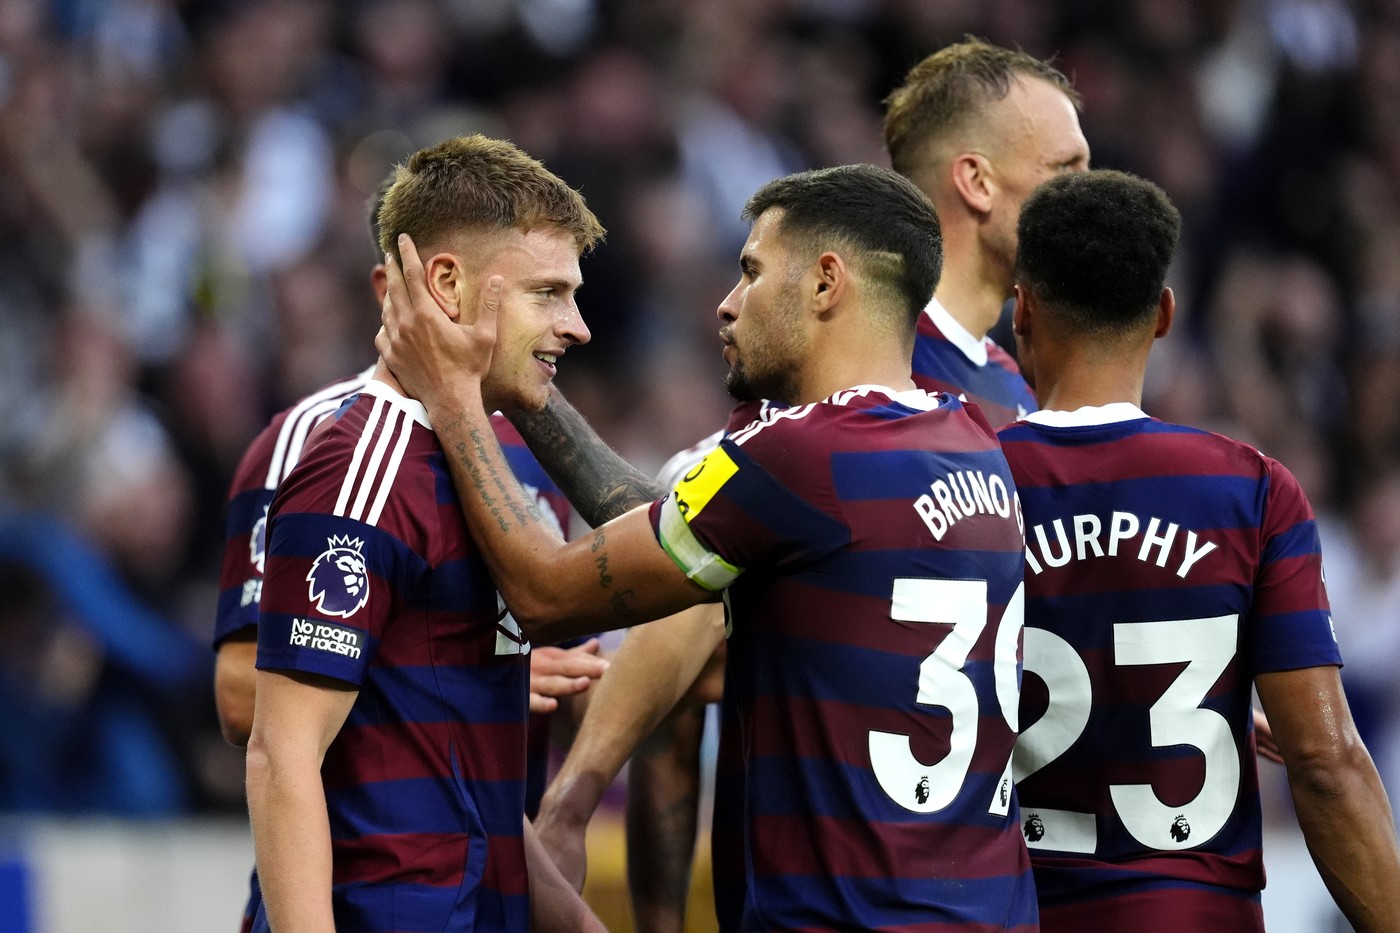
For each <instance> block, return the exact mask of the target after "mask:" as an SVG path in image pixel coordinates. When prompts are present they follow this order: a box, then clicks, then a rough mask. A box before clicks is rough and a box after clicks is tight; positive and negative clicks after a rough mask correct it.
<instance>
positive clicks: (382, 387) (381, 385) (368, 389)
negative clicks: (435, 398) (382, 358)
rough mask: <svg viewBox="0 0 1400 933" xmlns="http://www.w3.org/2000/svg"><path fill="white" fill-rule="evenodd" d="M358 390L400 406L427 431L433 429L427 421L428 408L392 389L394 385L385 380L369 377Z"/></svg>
mask: <svg viewBox="0 0 1400 933" xmlns="http://www.w3.org/2000/svg"><path fill="white" fill-rule="evenodd" d="M360 391H361V392H362V393H363V394H365V395H373V396H375V397H376V398H382V399H384V400H385V401H386V402H388V403H389V404H390V405H393V406H395V407H397V408H402V409H403V410H404V411H405V412H407V413H408V416H409V417H410V418H412V419H413V420H414V421H416V422H418V423H419V424H421V425H422V426H423V427H425V428H427V429H428V430H429V431H431V430H432V429H433V426H432V424H430V423H429V422H428V409H426V408H424V407H423V403H422V402H419V401H417V400H415V399H411V398H405V397H404V396H402V395H400V394H399V393H398V392H396V391H394V387H393V386H391V385H389V384H388V383H387V382H380V381H379V380H378V379H371V380H369V381H368V382H366V383H365V387H364V388H363V389H361V390H360Z"/></svg>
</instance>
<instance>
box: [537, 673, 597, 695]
mask: <svg viewBox="0 0 1400 933" xmlns="http://www.w3.org/2000/svg"><path fill="white" fill-rule="evenodd" d="M591 683H593V679H592V678H591V677H569V676H565V675H563V674H546V675H543V676H541V675H537V674H532V675H531V676H530V692H532V693H538V694H541V695H543V696H547V697H567V696H573V695H574V694H575V693H582V692H583V691H585V690H587V689H588V686H589V684H591Z"/></svg>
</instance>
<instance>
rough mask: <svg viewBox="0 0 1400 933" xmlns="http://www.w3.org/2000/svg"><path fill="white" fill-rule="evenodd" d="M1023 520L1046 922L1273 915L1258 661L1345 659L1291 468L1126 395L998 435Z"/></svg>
mask: <svg viewBox="0 0 1400 933" xmlns="http://www.w3.org/2000/svg"><path fill="white" fill-rule="evenodd" d="M1000 438H1001V442H1002V447H1003V449H1004V450H1005V452H1006V456H1007V459H1008V461H1009V462H1010V464H1011V470H1012V473H1013V475H1014V476H1015V478H1016V486H1017V489H1018V490H1019V492H1020V495H1021V502H1022V508H1023V512H1024V516H1025V523H1026V630H1025V670H1026V674H1027V676H1026V678H1025V684H1024V686H1025V689H1024V691H1023V696H1022V708H1021V722H1022V725H1023V732H1022V735H1021V738H1020V741H1019V743H1018V744H1017V748H1016V774H1017V779H1018V786H1019V788H1020V794H1021V811H1022V818H1023V824H1022V831H1023V833H1024V834H1025V837H1026V839H1027V842H1028V843H1029V845H1030V847H1031V859H1032V862H1033V864H1034V866H1035V874H1036V882H1037V887H1038V889H1039V895H1040V902H1041V918H1042V924H1043V926H1044V928H1045V929H1047V930H1051V929H1054V930H1076V931H1077V930H1092V929H1125V930H1126V929H1131V930H1135V931H1136V930H1142V931H1149V933H1151V931H1157V930H1162V931H1166V930H1186V929H1192V930H1194V929H1222V930H1223V929H1230V930H1250V929H1262V919H1261V914H1260V908H1259V891H1260V890H1261V889H1262V888H1263V885H1264V867H1263V862H1262V860H1261V856H1260V846H1261V824H1260V802H1259V791H1258V775H1257V772H1256V766H1255V754H1254V741H1253V733H1252V728H1253V719H1252V712H1251V688H1252V685H1253V680H1254V677H1255V675H1257V674H1261V673H1265V672H1270V671H1283V670H1293V669H1299V668H1305V667H1315V666H1321V665H1336V664H1340V663H1341V658H1340V655H1339V653H1338V650H1337V644H1336V640H1335V638H1334V636H1333V633H1332V628H1331V618H1330V615H1329V611H1328V603H1327V594H1326V590H1325V587H1324V584H1323V580H1322V560H1321V549H1320V546H1319V542H1318V534H1317V527H1316V523H1315V521H1314V518H1313V513H1312V509H1311V507H1310V506H1309V505H1308V502H1307V499H1306V497H1305V496H1304V495H1303V492H1302V490H1301V489H1300V487H1299V486H1298V483H1297V481H1296V480H1295V479H1294V478H1293V476H1292V475H1291V474H1290V473H1289V472H1288V470H1286V469H1285V468H1284V467H1283V466H1282V465H1280V464H1279V463H1278V462H1276V461H1274V460H1272V459H1270V458H1268V457H1266V456H1264V455H1263V454H1261V453H1259V452H1258V451H1257V450H1255V449H1253V448H1251V447H1249V446H1247V445H1245V444H1241V443H1239V442H1236V441H1233V440H1230V439H1229V438H1225V437H1222V436H1220V435H1218V434H1212V433H1209V432H1206V431H1200V430H1196V429H1194V428H1187V427H1181V426H1178V425H1174V424H1168V423H1165V422H1162V421H1158V420H1156V419H1152V418H1148V417H1147V416H1146V415H1145V414H1143V413H1142V412H1141V411H1140V410H1139V409H1138V408H1137V407H1136V406H1134V405H1130V404H1126V403H1119V404H1116V405H1111V406H1105V407H1103V408H1085V409H1080V410H1079V411H1076V412H1069V413H1065V412H1040V413H1038V414H1036V415H1032V416H1031V417H1030V418H1028V419H1027V420H1026V421H1022V422H1019V423H1017V424H1013V425H1010V426H1008V427H1006V428H1004V429H1003V430H1002V431H1001V432H1000Z"/></svg>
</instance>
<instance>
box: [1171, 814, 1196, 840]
mask: <svg viewBox="0 0 1400 933" xmlns="http://www.w3.org/2000/svg"><path fill="white" fill-rule="evenodd" d="M1170 832H1171V834H1172V838H1173V839H1175V840H1176V841H1177V842H1185V841H1186V840H1187V839H1190V838H1191V824H1190V823H1188V822H1186V815H1185V814H1184V813H1178V814H1177V815H1176V819H1175V820H1173V821H1172V828H1171V830H1170Z"/></svg>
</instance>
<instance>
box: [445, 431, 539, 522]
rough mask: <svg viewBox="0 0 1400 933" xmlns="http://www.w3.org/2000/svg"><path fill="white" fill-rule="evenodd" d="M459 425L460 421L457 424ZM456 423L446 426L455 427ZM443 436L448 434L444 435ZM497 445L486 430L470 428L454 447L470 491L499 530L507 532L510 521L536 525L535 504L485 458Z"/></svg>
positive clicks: (516, 483) (508, 475) (515, 483)
mask: <svg viewBox="0 0 1400 933" xmlns="http://www.w3.org/2000/svg"><path fill="white" fill-rule="evenodd" d="M459 423H460V422H459ZM455 427H457V424H453V425H449V428H455ZM443 433H444V434H446V433H447V431H444V432H443ZM495 443H496V436H495V434H494V433H491V432H489V431H481V430H479V429H475V428H473V429H469V430H468V431H467V438H466V440H463V441H458V442H457V443H456V444H455V445H453V452H454V453H455V454H456V457H455V459H456V461H457V464H458V466H459V467H460V468H461V472H462V474H463V475H464V476H465V477H466V480H467V482H468V483H469V484H470V485H471V488H473V489H475V490H476V492H477V495H479V496H480V497H481V501H482V502H484V503H485V504H486V508H487V510H488V511H489V512H490V513H491V517H492V518H494V519H495V520H496V524H497V525H498V526H499V527H500V529H501V531H506V532H508V531H510V528H511V523H510V519H511V518H514V519H515V524H516V525H517V526H524V525H526V524H528V523H534V522H538V521H539V519H540V516H539V512H538V510H537V509H536V508H535V504H534V503H533V502H531V501H530V500H529V498H528V497H527V496H525V493H524V490H522V489H521V488H520V483H519V482H518V481H517V480H516V479H515V475H514V474H513V473H510V472H509V471H506V472H504V473H502V472H501V471H500V470H499V469H497V465H496V464H495V463H494V462H493V461H492V460H491V459H490V458H489V457H488V456H487V451H488V450H490V449H491V447H493V446H494V445H495Z"/></svg>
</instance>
